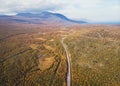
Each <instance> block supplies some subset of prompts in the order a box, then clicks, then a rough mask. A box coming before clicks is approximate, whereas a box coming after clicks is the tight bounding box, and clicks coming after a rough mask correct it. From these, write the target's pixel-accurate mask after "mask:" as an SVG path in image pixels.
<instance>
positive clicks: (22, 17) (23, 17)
mask: <svg viewBox="0 0 120 86" xmlns="http://www.w3.org/2000/svg"><path fill="white" fill-rule="evenodd" d="M0 23H28V24H81V23H87V22H86V21H76V20H72V19H69V18H67V17H66V16H64V15H62V14H59V13H51V12H41V13H39V14H33V13H18V14H17V15H14V16H7V15H1V16H0Z"/></svg>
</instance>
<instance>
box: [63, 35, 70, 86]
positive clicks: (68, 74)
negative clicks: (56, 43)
mask: <svg viewBox="0 0 120 86" xmlns="http://www.w3.org/2000/svg"><path fill="white" fill-rule="evenodd" d="M64 39H65V37H64V38H62V45H63V48H64V49H65V52H66V57H67V66H68V67H67V86H71V71H70V56H69V53H68V50H67V47H66V45H65V44H64Z"/></svg>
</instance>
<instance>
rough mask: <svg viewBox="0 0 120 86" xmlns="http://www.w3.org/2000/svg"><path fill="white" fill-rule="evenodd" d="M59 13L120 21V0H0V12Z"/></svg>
mask: <svg viewBox="0 0 120 86" xmlns="http://www.w3.org/2000/svg"><path fill="white" fill-rule="evenodd" d="M42 11H49V12H54V13H56V12H57V13H61V14H64V15H65V16H67V17H68V18H71V19H76V20H81V19H82V20H87V21H91V22H120V0H0V14H1V15H3V14H5V15H14V14H17V13H22V12H24V13H25V12H30V13H40V12H42Z"/></svg>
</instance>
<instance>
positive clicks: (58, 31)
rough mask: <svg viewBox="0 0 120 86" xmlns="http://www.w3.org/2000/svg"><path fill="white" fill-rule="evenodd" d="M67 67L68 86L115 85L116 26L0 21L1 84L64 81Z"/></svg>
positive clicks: (119, 55) (61, 84) (118, 80)
mask: <svg viewBox="0 0 120 86" xmlns="http://www.w3.org/2000/svg"><path fill="white" fill-rule="evenodd" d="M63 43H64V44H63ZM65 47H66V49H65ZM67 53H68V55H69V60H70V63H69V64H68V59H67V55H66V54H67ZM69 66H70V70H69V71H70V81H69V83H70V84H71V85H72V86H119V85H120V26H119V25H89V24H81V25H71V26H65V27H63V26H59V25H58V26H57V25H56V26H55V25H54V26H53V25H50V26H46V25H38V24H21V23H19V24H14V23H11V24H0V85H1V86H66V85H67V81H68V80H67V78H68V77H67V74H68V69H69Z"/></svg>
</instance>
